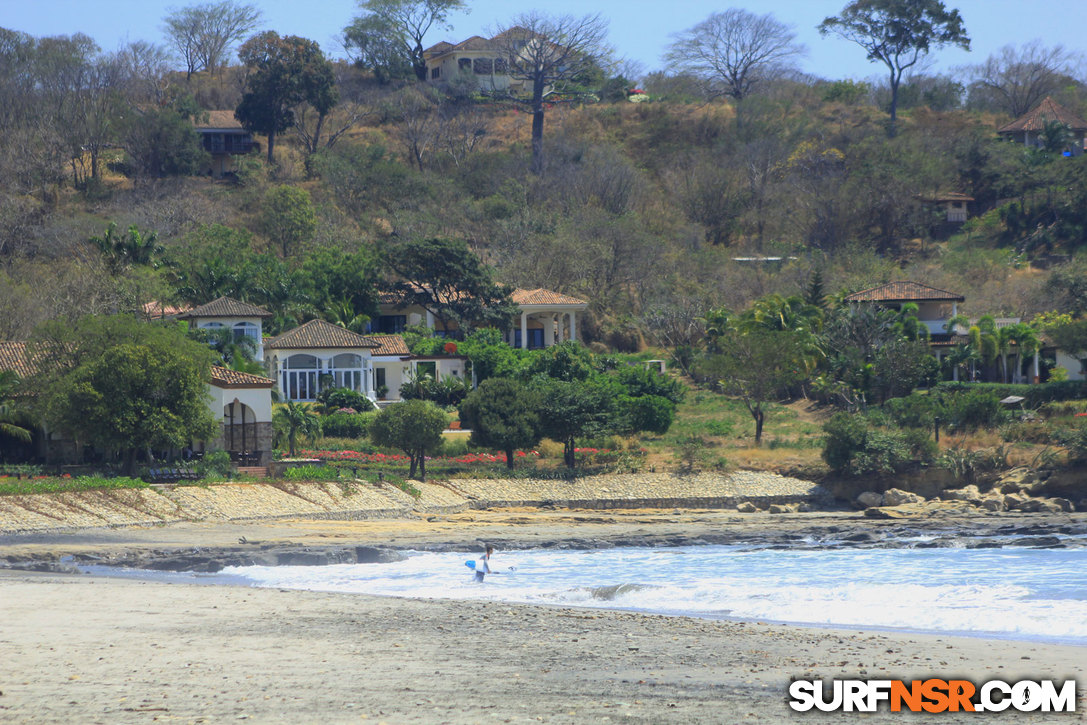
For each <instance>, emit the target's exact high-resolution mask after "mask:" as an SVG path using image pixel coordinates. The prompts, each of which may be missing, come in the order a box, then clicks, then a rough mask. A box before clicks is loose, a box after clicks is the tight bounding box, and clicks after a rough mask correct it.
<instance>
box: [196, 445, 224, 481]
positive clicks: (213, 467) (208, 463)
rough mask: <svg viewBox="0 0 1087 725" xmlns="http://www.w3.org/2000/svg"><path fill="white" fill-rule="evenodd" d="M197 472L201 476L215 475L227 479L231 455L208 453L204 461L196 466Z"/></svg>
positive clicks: (215, 452) (221, 452) (216, 452)
mask: <svg viewBox="0 0 1087 725" xmlns="http://www.w3.org/2000/svg"><path fill="white" fill-rule="evenodd" d="M196 472H197V473H199V474H200V475H201V476H208V475H214V476H217V477H219V478H226V477H227V475H228V474H229V473H230V453H228V452H227V451H208V452H207V453H205V454H204V458H203V460H201V461H200V462H199V463H197V464H196Z"/></svg>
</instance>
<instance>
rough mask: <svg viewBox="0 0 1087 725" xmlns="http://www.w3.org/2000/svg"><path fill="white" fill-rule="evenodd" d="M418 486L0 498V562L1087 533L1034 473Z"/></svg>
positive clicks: (191, 561)
mask: <svg viewBox="0 0 1087 725" xmlns="http://www.w3.org/2000/svg"><path fill="white" fill-rule="evenodd" d="M418 488H419V489H420V492H421V495H420V496H419V497H418V498H413V497H412V496H410V495H408V494H407V493H405V492H403V491H401V490H400V489H398V488H395V487H393V486H391V485H378V486H374V485H370V484H365V483H358V482H343V483H332V484H322V483H308V484H307V483H289V482H276V483H263V484H222V485H215V486H207V487H200V486H185V487H163V488H159V489H153V490H120V491H102V492H85V493H70V494H54V495H38V496H21V497H3V498H0V568H11V569H21V570H34V571H51V572H64V573H78V572H79V571H80V570H81V569H82V568H83V567H86V566H92V565H105V566H121V567H130V568H142V569H156V570H171V571H197V572H216V571H219V570H221V569H223V568H224V567H227V566H249V565H268V566H277V565H302V566H318V565H327V564H339V563H368V562H378V561H395V560H397V559H398V558H399V557H401V556H402V554H401V553H400V551H401V550H407V549H414V550H427V551H474V550H476V549H478V547H479V546H480V544H481V542H484V541H485V542H487V543H491V544H493V545H495V546H496V547H498V548H499V549H500V550H514V549H525V548H577V549H598V548H610V547H615V546H654V547H660V546H697V545H704V544H725V545H740V546H750V547H758V548H764V547H771V548H785V547H788V548H794V549H796V548H812V549H820V548H841V547H883V548H891V547H895V548H901V547H912V548H932V547H948V548H999V547H1029V546H1044V547H1082V546H1085V545H1087V514H1084V513H1075V512H1074V510H1073V509H1074V508H1075V507H1074V506H1072V505H1071V503H1070V502H1068V503H1067V504H1066V503H1065V502H1064V501H1063V500H1062V501H1056V502H1055V501H1054V499H1052V498H1046V497H1044V496H1042V495H1041V494H1042V490H1043V489H1042V488H1041V483H1040V481H1039V480H1038V479H1037V476H1033V475H1031V474H1028V473H1025V472H1023V471H1017V472H1009V473H1008V474H1007V475H1006V476H1005V478H1004V479H1002V480H1001V481H1000V482H998V483H997V484H996V485H995V486H994V487H993V488H992V490H990V491H987V492H985V493H982V492H980V491H979V490H978V489H977V487H976V486H967V487H964V488H961V489H950V490H945V491H943V492H941V494H940V495H939V496H938V497H934V498H931V499H926V498H925V497H923V496H920V495H919V494H914V493H910V492H907V491H901V490H898V489H894V488H891V489H888V490H887V491H885V492H884V493H875V492H865V493H862V494H861V495H860V496H859V497H858V501H857V506H858V507H859V509H860V510H852V509H850V508H849V507H844V508H843V506H842V505H841V504H836V503H835V502H834V501H833V500H832V499H831V497H830V496H829V494H828V493H827V491H826V489H825V488H824V487H823V486H821V485H818V484H815V483H812V482H810V481H803V480H800V479H796V478H790V477H786V476H780V475H776V474H770V473H758V472H749V471H741V472H737V473H733V474H730V475H710V474H701V475H696V476H682V477H681V476H675V475H670V474H640V475H626V476H621V475H613V476H598V477H592V478H583V479H578V480H576V481H534V480H523V479H521V480H488V479H457V480H452V481H437V482H429V483H425V484H418ZM1032 494H1038V495H1032ZM998 498H999V503H1000V504H1001V505H1000V506H997V505H994V502H996V501H997V499H998ZM1039 502H1040V503H1039ZM1046 502H1048V503H1046ZM1036 504H1037V505H1036ZM782 514H788V515H782ZM330 532H336V533H330ZM329 539H333V541H331V542H330V541H329Z"/></svg>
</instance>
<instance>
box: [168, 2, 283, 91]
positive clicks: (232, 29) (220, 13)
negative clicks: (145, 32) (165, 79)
mask: <svg viewBox="0 0 1087 725" xmlns="http://www.w3.org/2000/svg"><path fill="white" fill-rule="evenodd" d="M260 17H261V14H260V10H259V9H257V7H256V6H255V5H241V4H239V3H237V2H235V1H234V0H220V1H219V2H211V3H204V4H203V5H190V6H189V7H186V8H182V9H180V10H174V11H173V12H171V13H170V14H169V15H167V16H166V19H165V32H166V35H167V37H168V38H169V39H170V42H171V43H172V44H173V46H174V47H175V48H177V51H178V53H179V54H180V55H181V59H182V60H183V61H184V63H185V72H186V78H188V77H190V76H191V75H192V74H193V73H195V72H197V71H200V70H209V71H212V70H216V69H221V68H222V67H223V66H224V65H225V64H226V61H227V58H228V56H229V52H230V49H231V46H232V45H233V44H234V43H237V42H240V41H241V40H242V39H243V38H245V37H246V36H247V35H249V33H250V32H251V31H253V30H254V29H255V28H256V27H257V26H258V25H259V24H260Z"/></svg>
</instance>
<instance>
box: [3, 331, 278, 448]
mask: <svg viewBox="0 0 1087 725" xmlns="http://www.w3.org/2000/svg"><path fill="white" fill-rule="evenodd" d="M0 370H10V371H12V372H14V373H15V374H16V375H18V376H19V377H20V378H23V379H25V378H31V377H33V376H35V375H37V374H38V367H37V365H35V364H34V361H33V360H31V359H30V356H29V355H28V353H27V344H26V343H25V342H16V341H7V342H4V341H0ZM274 385H275V381H273V380H270V379H268V378H265V377H261V376H259V375H251V374H249V373H242V372H238V371H236V370H230V369H228V368H222V367H212V368H211V371H210V378H209V380H208V383H207V391H208V399H207V402H208V407H209V408H210V409H211V412H212V415H213V416H215V418H216V420H218V421H219V429H218V432H217V435H216V438H214V439H212V440H208V441H193V443H192V446H191V448H192V450H193V451H195V452H198V453H199V452H202V451H205V450H225V451H229V452H230V454H231V458H232V459H233V460H234V461H236V462H238V463H240V464H242V465H249V466H257V467H261V466H267V465H268V463H269V462H270V461H271V460H272V387H273V386H274ZM33 448H34V454H35V455H36V456H37V457H39V458H43V459H45V460H48V461H53V462H56V463H79V462H81V461H82V460H83V448H82V446H80V445H79V444H78V442H77V441H75V440H73V439H72V438H70V437H69V436H68V435H66V434H64V433H61V432H56V431H49V430H46V429H44V428H43V429H41V430H38V431H35V435H34V442H33ZM175 453H177V452H176V451H175Z"/></svg>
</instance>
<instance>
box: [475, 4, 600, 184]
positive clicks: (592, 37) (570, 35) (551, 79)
mask: <svg viewBox="0 0 1087 725" xmlns="http://www.w3.org/2000/svg"><path fill="white" fill-rule="evenodd" d="M606 33H607V21H606V20H604V19H603V18H601V17H600V16H599V15H586V16H584V17H581V18H577V17H574V16H572V15H563V16H559V17H551V16H547V15H542V14H539V13H536V12H531V13H526V14H523V15H519V16H517V17H516V18H514V19H513V24H512V25H510V26H508V27H506V28H505V29H501V30H500V31H499V32H498V33H496V34H495V37H494V38H493V40H494V42H495V43H497V44H498V46H499V53H501V54H502V56H503V57H504V58H505V59H506V66H507V69H508V72H509V76H510V78H512V79H514V80H519V81H523V82H525V83H527V84H529V85H530V86H531V88H530V94H531V95H530V97H529V99H528V100H527V103H528V105H529V107H530V108H531V109H532V167H531V168H532V173H534V174H540V173H543V130H544V102H545V101H546V100H547V99H548V98H550V97H552V96H554V95H555V94H559V93H561V92H562V91H563V90H564V88H565V87H566V86H567V85H568V84H571V83H573V82H575V81H576V80H577V79H578V77H579V76H581V75H583V74H584V73H586V72H587V71H590V70H592V69H594V68H596V67H599V65H600V62H601V60H602V58H603V57H604V56H606V55H607V54H608V53H609V52H610V50H609V49H608V48H607V47H606V46H605V44H604V36H605V35H606Z"/></svg>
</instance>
